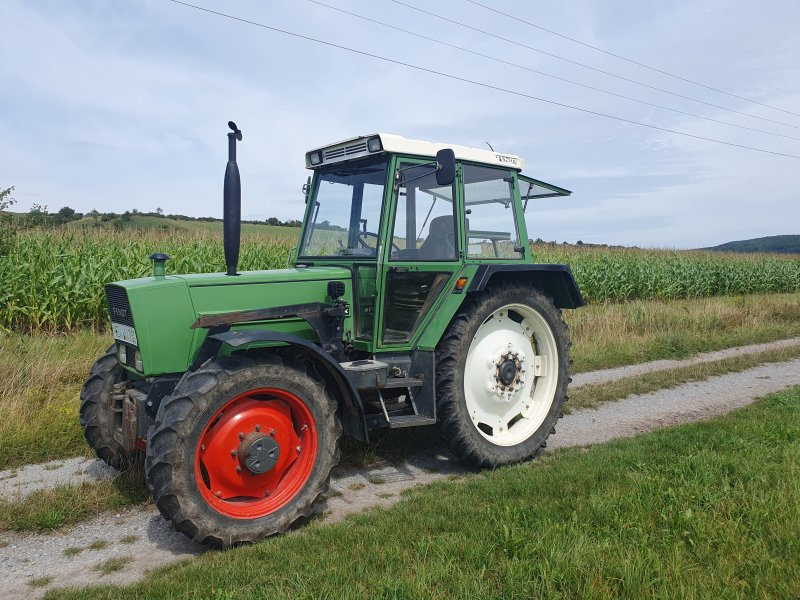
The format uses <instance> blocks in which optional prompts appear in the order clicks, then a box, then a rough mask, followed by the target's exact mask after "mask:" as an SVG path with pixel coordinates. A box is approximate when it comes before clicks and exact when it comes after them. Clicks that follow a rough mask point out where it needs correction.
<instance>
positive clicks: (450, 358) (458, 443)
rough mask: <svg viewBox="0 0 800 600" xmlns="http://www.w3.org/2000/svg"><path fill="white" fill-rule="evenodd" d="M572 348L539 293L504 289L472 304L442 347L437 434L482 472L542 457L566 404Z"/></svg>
mask: <svg viewBox="0 0 800 600" xmlns="http://www.w3.org/2000/svg"><path fill="white" fill-rule="evenodd" d="M569 367H570V358H569V342H568V340H567V327H566V324H565V323H564V322H563V320H562V318H561V311H560V310H559V309H558V308H556V306H555V305H554V303H553V301H552V299H550V298H549V297H548V296H546V295H545V294H543V293H542V292H541V291H540V290H538V289H535V288H533V287H530V286H527V285H523V284H504V285H501V286H498V287H496V288H490V289H487V290H485V291H484V292H481V293H480V294H477V295H475V296H474V297H472V298H469V299H467V300H466V302H465V303H464V305H463V307H462V309H461V310H460V311H459V313H458V314H457V315H456V316H455V318H454V319H453V322H452V323H451V324H450V327H449V328H448V330H447V332H446V333H445V335H444V337H443V338H442V341H441V342H440V344H439V347H438V348H437V382H436V387H437V410H438V417H439V430H440V433H441V435H442V437H443V438H444V440H445V441H446V442H447V443H448V445H449V447H450V450H451V451H452V452H453V453H454V454H455V455H456V456H458V457H459V458H460V459H461V460H463V461H464V462H466V463H468V464H471V465H474V466H476V467H498V466H501V465H507V464H512V463H516V462H521V461H524V460H529V459H531V458H534V457H535V456H537V455H538V454H539V452H541V450H542V448H544V446H545V442H546V440H547V438H548V436H549V435H550V434H551V433H554V432H555V424H556V421H557V420H558V419H559V418H561V416H562V412H561V406H562V404H563V403H564V401H565V400H566V398H567V386H568V384H569V381H570V378H569Z"/></svg>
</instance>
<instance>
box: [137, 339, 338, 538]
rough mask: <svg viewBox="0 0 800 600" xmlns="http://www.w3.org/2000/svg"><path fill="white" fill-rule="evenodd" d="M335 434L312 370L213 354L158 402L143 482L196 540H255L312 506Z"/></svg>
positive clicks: (330, 407) (332, 409)
mask: <svg viewBox="0 0 800 600" xmlns="http://www.w3.org/2000/svg"><path fill="white" fill-rule="evenodd" d="M340 435H341V427H340V425H339V423H338V420H337V418H336V402H335V401H334V400H333V399H332V398H331V397H330V396H328V394H327V393H326V392H325V389H324V387H323V385H322V383H321V382H320V381H319V380H318V379H316V375H315V373H309V372H306V370H305V369H303V367H299V366H295V365H292V366H289V365H285V364H283V363H282V361H281V360H280V358H278V357H277V356H273V355H269V356H263V357H259V358H257V359H254V358H248V357H226V358H220V359H214V360H212V361H209V362H208V363H206V364H205V365H204V366H203V367H201V368H200V369H198V370H197V371H195V372H193V373H189V374H187V375H186V376H184V378H183V379H181V381H180V382H179V383H178V385H177V386H176V388H175V390H174V391H173V393H172V394H171V395H170V396H169V397H168V398H167V399H165V400H164V402H163V403H162V405H161V408H160V409H159V413H158V416H157V417H156V423H155V425H154V427H153V429H152V431H151V434H150V436H149V440H148V450H147V459H146V462H145V469H146V473H147V481H148V485H149V487H150V490H151V492H152V493H153V497H154V498H155V500H156V504H157V505H158V508H159V510H160V511H161V513H162V514H163V515H164V517H165V518H167V519H169V520H171V521H172V523H173V524H174V526H175V528H176V529H177V530H179V531H181V532H183V533H184V534H186V535H187V536H189V537H190V538H192V539H194V540H195V541H198V542H201V543H211V544H214V545H217V546H222V547H228V546H232V545H237V544H242V543H249V542H255V541H257V540H259V539H262V538H264V537H266V536H269V535H272V534H275V533H281V532H284V531H286V530H287V529H288V528H289V527H290V526H291V525H292V523H294V522H295V521H297V520H298V519H300V518H301V517H307V516H309V515H310V514H311V512H312V510H313V505H314V503H315V502H316V500H317V499H318V497H319V496H320V494H322V493H323V492H324V491H325V490H326V488H327V485H328V481H329V476H330V470H331V468H332V467H333V466H334V465H335V464H336V463H337V462H338V458H339V453H338V441H339V437H340Z"/></svg>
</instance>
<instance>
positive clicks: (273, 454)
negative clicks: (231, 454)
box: [236, 432, 281, 475]
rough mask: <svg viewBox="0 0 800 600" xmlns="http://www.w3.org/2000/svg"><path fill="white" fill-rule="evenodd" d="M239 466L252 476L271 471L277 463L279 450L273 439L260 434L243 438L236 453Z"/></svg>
mask: <svg viewBox="0 0 800 600" xmlns="http://www.w3.org/2000/svg"><path fill="white" fill-rule="evenodd" d="M236 454H237V458H238V459H239V464H240V465H241V466H242V467H244V468H246V469H248V470H249V471H250V472H251V473H252V474H253V475H260V474H261V473H266V472H267V471H269V470H271V469H272V468H273V467H274V466H275V465H276V464H277V462H278V459H279V458H280V455H281V448H280V446H279V445H278V442H276V441H275V438H274V437H271V436H269V435H265V434H263V433H260V432H253V433H250V434H249V435H247V436H245V438H244V439H243V440H242V442H241V444H239V448H238V450H237V452H236Z"/></svg>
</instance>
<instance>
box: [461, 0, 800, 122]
mask: <svg viewBox="0 0 800 600" xmlns="http://www.w3.org/2000/svg"><path fill="white" fill-rule="evenodd" d="M465 1H466V2H469V3H470V4H474V5H475V6H480V7H481V8H485V9H486V10H489V11H491V12H493V13H497V14H498V15H502V16H504V17H508V18H510V19H514V20H516V21H519V22H520V23H525V24H526V25H530V26H531V27H535V28H536V29H539V30H541V31H546V32H547V33H550V34H552V35H555V36H558V37H560V38H563V39H565V40H569V41H570V42H574V43H576V44H580V45H581V46H585V47H586V48H591V49H592V50H597V51H598V52H602V53H603V54H607V55H608V56H613V57H614V58H618V59H620V60H624V61H625V62H629V63H631V64H634V65H637V66H640V67H644V68H645V69H649V70H651V71H655V72H656V73H661V74H662V75H668V76H669V77H673V78H675V79H680V80H681V81H685V82H687V83H691V84H694V85H699V86H700V87H703V88H706V89H707V90H711V91H714V92H718V93H720V94H725V95H727V96H731V97H732V98H738V99H739V100H745V101H747V102H752V103H753V104H758V105H759V106H764V107H766V108H771V109H772V110H777V111H779V112H782V113H786V114H789V115H794V116H796V117H800V113H794V112H792V111H790V110H784V109H782V108H778V107H777V106H771V105H770V104H764V103H763V102H759V101H758V100H753V99H752V98H746V97H744V96H739V95H737V94H734V93H731V92H726V91H725V90H721V89H719V88H715V87H712V86H710V85H706V84H705V83H701V82H699V81H695V80H693V79H688V78H686V77H682V76H680V75H676V74H675V73H670V72H669V71H664V70H663V69H659V68H658V67H653V66H650V65H646V64H644V63H642V62H639V61H637V60H633V59H632V58H628V57H626V56H622V55H620V54H615V53H613V52H609V51H608V50H604V49H603V48H598V47H597V46H592V45H591V44H587V43H586V42H582V41H581V40H576V39H575V38H573V37H570V36H568V35H565V34H563V33H559V32H557V31H553V30H552V29H547V28H546V27H542V26H541V25H537V24H536V23H531V22H530V21H526V20H525V19H523V18H522V17H518V16H516V15H510V14H508V13H505V12H503V11H501V10H498V9H496V8H492V7H491V6H486V5H485V4H481V3H480V2H476V1H475V0H465Z"/></svg>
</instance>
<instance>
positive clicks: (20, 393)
mask: <svg viewBox="0 0 800 600" xmlns="http://www.w3.org/2000/svg"><path fill="white" fill-rule="evenodd" d="M110 343H111V340H110V339H109V338H107V337H105V336H100V335H97V334H95V333H91V332H82V333H77V334H73V335H69V336H48V335H34V336H22V335H5V334H2V333H0V373H2V375H0V414H2V415H3V418H2V419H0V469H7V468H9V467H15V466H18V465H24V464H28V463H35V462H43V461H46V460H53V459H56V458H64V457H70V456H76V455H81V454H84V455H87V456H88V455H89V449H88V448H87V447H86V442H85V441H84V439H83V432H82V431H81V428H80V425H79V424H78V404H79V400H78V396H79V394H80V389H81V386H82V385H83V381H84V379H85V378H86V376H87V374H88V372H89V367H91V366H92V363H93V362H94V361H95V360H96V359H97V357H98V356H99V355H100V354H102V353H103V351H104V350H105V349H106V348H107V347H108V346H109V344H110Z"/></svg>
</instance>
